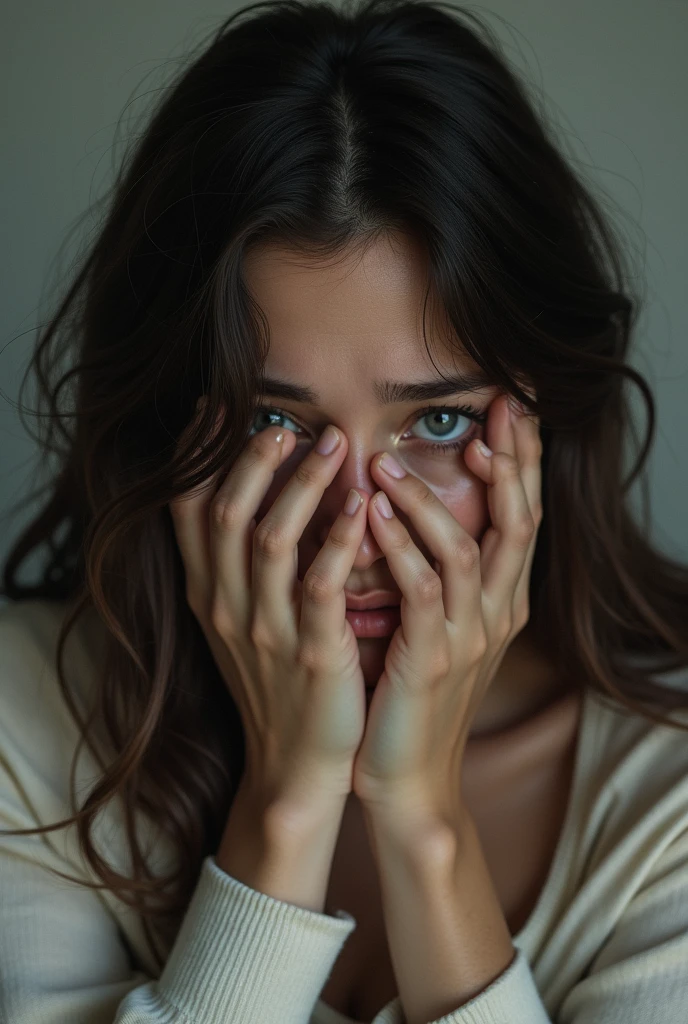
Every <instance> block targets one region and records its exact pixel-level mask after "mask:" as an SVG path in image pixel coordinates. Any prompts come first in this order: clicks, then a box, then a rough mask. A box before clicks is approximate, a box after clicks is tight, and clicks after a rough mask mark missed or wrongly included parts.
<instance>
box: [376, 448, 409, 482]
mask: <svg viewBox="0 0 688 1024" xmlns="http://www.w3.org/2000/svg"><path fill="white" fill-rule="evenodd" d="M378 465H379V467H380V469H383V470H384V471H385V473H387V474H388V475H389V476H393V477H394V479H395V480H401V478H402V477H404V476H406V470H405V469H402V468H401V466H400V465H399V463H398V462H397V460H396V459H393V458H392V456H391V455H390V454H389V453H388V452H385V454H384V455H383V456H382V458H381V459H380V461H379V462H378Z"/></svg>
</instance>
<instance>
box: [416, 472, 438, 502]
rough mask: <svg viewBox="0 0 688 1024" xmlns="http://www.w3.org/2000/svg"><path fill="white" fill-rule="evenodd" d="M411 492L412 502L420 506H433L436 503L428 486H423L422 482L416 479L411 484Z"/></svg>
mask: <svg viewBox="0 0 688 1024" xmlns="http://www.w3.org/2000/svg"><path fill="white" fill-rule="evenodd" d="M413 490H414V493H413V500H414V501H415V502H417V504H419V505H421V506H425V505H434V504H435V502H436V501H437V498H436V497H435V495H434V493H433V492H432V491H431V490H430V488H429V487H428V485H427V484H424V483H423V481H422V480H418V478H417V477H416V479H415V480H414V483H413Z"/></svg>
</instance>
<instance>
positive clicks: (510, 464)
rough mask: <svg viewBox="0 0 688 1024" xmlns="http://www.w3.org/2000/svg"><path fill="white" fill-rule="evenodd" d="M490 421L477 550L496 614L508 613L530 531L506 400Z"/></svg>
mask: <svg viewBox="0 0 688 1024" xmlns="http://www.w3.org/2000/svg"><path fill="white" fill-rule="evenodd" d="M499 413H500V415H499V416H498V417H497V416H496V417H494V418H493V419H492V421H491V434H490V441H491V444H492V445H493V446H494V447H493V455H492V456H491V458H489V459H484V462H485V474H484V477H483V478H484V479H485V481H486V483H487V503H488V508H489V510H490V520H491V526H490V528H489V529H488V530H487V531H486V534H485V537H484V538H483V545H482V546H481V574H482V592H483V600H484V602H485V604H486V605H487V607H488V608H489V610H490V614H491V615H493V616H495V615H498V614H499V613H500V612H501V613H504V611H505V608H504V606H505V603H506V602H507V601H508V608H509V615H510V614H511V607H512V604H513V600H514V594H515V591H516V587H517V585H518V581H519V579H520V577H521V574H522V572H523V569H524V566H525V561H526V556H527V554H528V551H529V548H530V544H531V541H532V540H533V536H534V533H535V523H534V521H533V516H532V515H531V511H530V506H529V504H528V498H527V495H526V492H525V487H524V484H523V479H522V476H521V467H520V464H519V461H518V457H517V450H516V438H515V432H514V424H513V421H512V419H511V416H510V415H509V414H508V403H507V401H506V399H505V400H504V403H503V409H500V410H499Z"/></svg>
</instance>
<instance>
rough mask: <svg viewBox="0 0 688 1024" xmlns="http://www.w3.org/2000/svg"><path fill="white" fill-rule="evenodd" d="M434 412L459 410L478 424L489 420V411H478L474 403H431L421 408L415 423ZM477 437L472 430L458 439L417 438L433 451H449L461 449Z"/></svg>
mask: <svg viewBox="0 0 688 1024" xmlns="http://www.w3.org/2000/svg"><path fill="white" fill-rule="evenodd" d="M433 412H458V413H459V415H460V416H465V417H466V419H469V420H473V422H474V423H476V424H478V426H482V424H484V423H486V422H487V413H486V412H478V410H477V409H475V408H474V407H473V406H472V405H429V406H428V407H427V408H426V409H420V410H419V412H418V416H417V417H416V419H415V420H414V424H413V425H415V424H416V423H417V422H418V420H422V419H423V417H424V416H428V415H429V414H430V413H433ZM474 437H475V431H474V430H470V431H468V432H467V433H465V434H464V435H463V437H460V438H458V439H457V440H456V441H444V442H442V441H426V440H425V438H422V437H420V438H416V440H418V441H421V442H422V444H423V447H424V448H426V449H427V450H428V451H431V452H447V451H459V450H460V449H461V448H465V447H466V445H467V444H469V442H470V441H472V440H473V438H474Z"/></svg>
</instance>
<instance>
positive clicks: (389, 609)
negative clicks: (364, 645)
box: [346, 604, 401, 639]
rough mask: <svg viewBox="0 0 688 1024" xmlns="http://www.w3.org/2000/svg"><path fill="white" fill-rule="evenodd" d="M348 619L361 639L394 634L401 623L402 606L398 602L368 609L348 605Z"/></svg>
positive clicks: (355, 633)
mask: <svg viewBox="0 0 688 1024" xmlns="http://www.w3.org/2000/svg"><path fill="white" fill-rule="evenodd" d="M346 620H347V622H349V623H350V625H351V628H352V630H353V632H354V635H355V636H356V637H358V638H360V639H369V638H373V637H385V636H392V634H393V633H394V631H395V630H396V629H397V627H398V626H399V625H400V624H401V608H400V606H399V605H398V604H397V605H383V606H382V607H378V608H367V609H358V608H348V607H347V610H346Z"/></svg>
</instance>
